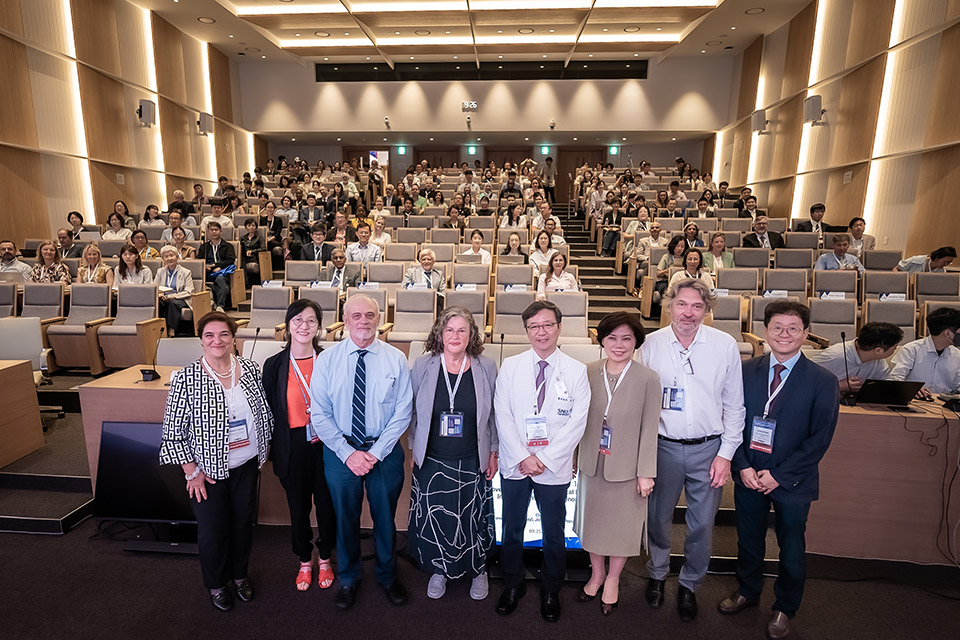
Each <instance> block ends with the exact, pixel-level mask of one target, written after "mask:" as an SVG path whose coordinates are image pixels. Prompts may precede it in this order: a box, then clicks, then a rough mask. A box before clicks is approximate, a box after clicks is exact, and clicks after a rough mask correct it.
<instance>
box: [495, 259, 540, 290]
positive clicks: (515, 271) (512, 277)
mask: <svg viewBox="0 0 960 640" xmlns="http://www.w3.org/2000/svg"><path fill="white" fill-rule="evenodd" d="M533 270H534V268H533V265H530V264H497V290H498V291H503V289H504V287H505V286H506V285H508V284H510V285H518V284H522V285H526V286H527V288H528V289H529V288H530V287H532V286H533Z"/></svg>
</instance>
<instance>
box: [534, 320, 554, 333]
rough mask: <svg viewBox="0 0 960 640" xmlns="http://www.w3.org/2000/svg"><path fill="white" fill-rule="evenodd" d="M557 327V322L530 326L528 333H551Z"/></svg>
mask: <svg viewBox="0 0 960 640" xmlns="http://www.w3.org/2000/svg"><path fill="white" fill-rule="evenodd" d="M555 326H557V323H556V322H544V323H543V324H528V325H527V331H529V332H530V333H540V332H541V331H551V330H552V329H553V328H554V327H555Z"/></svg>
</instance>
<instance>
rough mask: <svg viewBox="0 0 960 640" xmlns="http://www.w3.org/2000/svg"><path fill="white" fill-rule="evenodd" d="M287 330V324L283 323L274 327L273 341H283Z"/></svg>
mask: <svg viewBox="0 0 960 640" xmlns="http://www.w3.org/2000/svg"><path fill="white" fill-rule="evenodd" d="M286 330H287V325H286V323H283V322H281V323H280V324H278V325H276V326H274V327H273V339H274V340H283V334H284V332H285V331H286Z"/></svg>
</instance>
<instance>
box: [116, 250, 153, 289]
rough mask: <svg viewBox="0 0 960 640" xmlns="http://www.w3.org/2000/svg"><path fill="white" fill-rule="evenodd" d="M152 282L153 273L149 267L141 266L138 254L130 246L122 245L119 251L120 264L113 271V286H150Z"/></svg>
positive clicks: (141, 261)
mask: <svg viewBox="0 0 960 640" xmlns="http://www.w3.org/2000/svg"><path fill="white" fill-rule="evenodd" d="M152 282H153V273H151V271H150V269H149V267H145V266H143V260H141V259H140V252H139V251H137V248H136V247H135V246H133V245H132V244H126V245H123V249H121V250H120V262H119V263H118V264H117V266H116V268H115V269H114V271H113V285H114V286H115V287H118V286H120V285H121V284H150V283H152Z"/></svg>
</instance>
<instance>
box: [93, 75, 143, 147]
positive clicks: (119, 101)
mask: <svg viewBox="0 0 960 640" xmlns="http://www.w3.org/2000/svg"><path fill="white" fill-rule="evenodd" d="M79 75H80V102H81V103H82V104H83V123H84V129H85V130H86V134H87V151H88V154H89V157H90V158H91V159H92V160H103V161H106V162H113V163H116V164H123V165H126V164H130V145H129V141H128V138H127V128H126V126H125V124H124V123H125V121H126V119H128V118H136V117H137V116H136V114H134V113H127V111H126V110H125V109H124V99H123V85H122V84H120V83H119V82H117V81H116V80H114V79H113V78H109V77H107V76H105V75H103V74H102V73H99V72H97V71H94V70H93V69H91V68H90V67H87V66H85V65H79Z"/></svg>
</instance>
